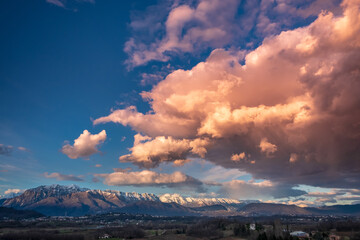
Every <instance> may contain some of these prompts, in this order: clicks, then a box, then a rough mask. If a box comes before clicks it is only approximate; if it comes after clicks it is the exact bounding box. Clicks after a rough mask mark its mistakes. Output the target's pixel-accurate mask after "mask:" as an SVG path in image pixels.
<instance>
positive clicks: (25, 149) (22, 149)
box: [17, 147, 29, 152]
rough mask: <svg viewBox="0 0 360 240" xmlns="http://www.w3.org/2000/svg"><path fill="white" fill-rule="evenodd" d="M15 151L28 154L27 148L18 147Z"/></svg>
mask: <svg viewBox="0 0 360 240" xmlns="http://www.w3.org/2000/svg"><path fill="white" fill-rule="evenodd" d="M17 149H18V150H20V151H24V152H28V151H29V150H28V149H27V148H24V147H18V148H17Z"/></svg>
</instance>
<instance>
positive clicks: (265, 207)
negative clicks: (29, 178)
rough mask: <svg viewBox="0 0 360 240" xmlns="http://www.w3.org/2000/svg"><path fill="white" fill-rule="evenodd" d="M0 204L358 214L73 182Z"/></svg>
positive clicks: (77, 211)
mask: <svg viewBox="0 0 360 240" xmlns="http://www.w3.org/2000/svg"><path fill="white" fill-rule="evenodd" d="M0 206H1V207H8V208H14V209H19V210H34V211H37V212H39V213H41V214H44V215H48V216H66V215H67V216H83V215H87V214H100V213H106V212H123V213H129V214H150V215H161V216H191V215H193V216H204V215H205V216H234V215H239V216H264V215H265V216H271V215H331V214H336V215H349V214H355V215H360V204H358V205H335V206H331V207H330V206H324V207H319V208H301V207H298V206H295V205H284V204H271V203H261V202H256V201H255V202H254V201H252V202H247V201H239V200H234V199H228V198H190V197H182V196H181V195H179V194H164V195H160V196H157V195H155V194H149V193H141V194H140V193H135V192H131V193H130V192H121V191H114V190H105V191H102V190H90V189H87V188H80V187H78V186H76V185H71V186H61V185H50V186H39V187H37V188H32V189H28V190H26V191H25V192H24V193H22V194H21V195H19V196H16V197H13V198H9V199H5V200H4V199H3V200H1V201H0Z"/></svg>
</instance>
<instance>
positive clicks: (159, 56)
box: [124, 0, 240, 66]
mask: <svg viewBox="0 0 360 240" xmlns="http://www.w3.org/2000/svg"><path fill="white" fill-rule="evenodd" d="M239 4H240V1H238V0H230V1H227V2H226V3H224V2H223V1H220V0H209V1H199V2H198V4H197V6H190V5H188V4H182V5H176V4H174V5H172V6H171V7H170V9H169V12H168V13H167V14H166V15H167V18H166V21H165V23H164V24H163V25H160V26H159V29H163V28H164V29H163V30H164V31H165V35H164V36H163V37H162V38H161V39H157V40H156V41H155V42H153V43H150V44H149V45H147V44H144V43H142V42H139V41H138V40H137V39H135V38H130V39H129V40H128V41H127V42H126V43H125V48H124V51H125V52H126V53H127V54H128V55H129V60H128V61H127V63H128V64H130V65H132V66H139V65H143V64H146V63H147V62H149V61H151V60H158V61H168V60H169V55H168V54H167V53H168V52H177V51H180V52H192V51H194V49H195V48H196V47H201V48H204V46H212V47H221V46H223V45H224V44H226V43H229V42H230V40H231V38H232V35H233V32H235V31H232V30H234V27H235V26H236V25H234V24H230V23H231V22H232V21H233V20H234V19H235V15H236V10H237V8H238V5H239ZM146 19H147V20H148V19H149V18H146ZM154 20H155V19H154ZM159 20H160V19H156V21H159ZM161 20H162V19H161ZM140 23H141V24H140ZM148 24H150V22H149V23H148ZM148 24H146V23H145V22H144V21H139V20H138V19H137V20H136V21H133V23H132V24H131V25H130V26H133V27H134V30H136V28H137V29H138V26H139V25H148ZM199 43H201V44H199Z"/></svg>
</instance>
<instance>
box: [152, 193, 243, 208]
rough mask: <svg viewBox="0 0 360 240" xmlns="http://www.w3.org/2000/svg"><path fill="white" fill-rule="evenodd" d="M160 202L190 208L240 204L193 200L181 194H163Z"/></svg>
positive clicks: (213, 200)
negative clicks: (173, 203)
mask: <svg viewBox="0 0 360 240" xmlns="http://www.w3.org/2000/svg"><path fill="white" fill-rule="evenodd" d="M159 199H160V201H162V202H166V203H170V202H175V203H177V204H180V205H183V206H188V207H202V206H211V205H216V204H225V205H231V204H240V203H241V202H240V201H239V200H235V199H229V198H193V197H182V196H181V195H179V194H176V193H174V194H169V193H166V194H163V195H161V196H159Z"/></svg>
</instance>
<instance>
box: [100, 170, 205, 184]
mask: <svg viewBox="0 0 360 240" xmlns="http://www.w3.org/2000/svg"><path fill="white" fill-rule="evenodd" d="M95 177H101V178H104V184H106V185H110V186H167V187H196V188H201V186H202V182H200V181H199V180H197V179H195V178H193V177H190V176H188V175H185V174H183V173H181V172H178V171H177V172H173V173H171V174H168V173H157V172H153V171H149V170H143V171H139V172H130V171H118V172H114V173H109V174H95Z"/></svg>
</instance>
